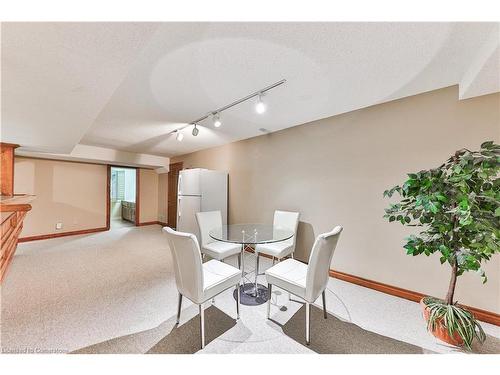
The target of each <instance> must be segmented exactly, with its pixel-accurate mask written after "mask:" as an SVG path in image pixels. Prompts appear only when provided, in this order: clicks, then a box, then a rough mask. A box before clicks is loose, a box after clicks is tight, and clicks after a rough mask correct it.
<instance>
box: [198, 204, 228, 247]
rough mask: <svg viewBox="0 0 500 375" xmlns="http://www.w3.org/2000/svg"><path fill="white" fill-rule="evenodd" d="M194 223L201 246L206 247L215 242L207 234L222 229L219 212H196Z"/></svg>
mask: <svg viewBox="0 0 500 375" xmlns="http://www.w3.org/2000/svg"><path fill="white" fill-rule="evenodd" d="M196 221H197V222H198V227H199V228H200V235H201V246H202V247H203V246H205V245H208V244H209V243H210V242H214V241H215V240H214V239H213V238H212V237H210V235H209V233H210V231H211V230H212V229H216V228H220V227H222V214H221V212H220V211H207V212H197V213H196Z"/></svg>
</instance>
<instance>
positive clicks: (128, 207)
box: [122, 201, 135, 223]
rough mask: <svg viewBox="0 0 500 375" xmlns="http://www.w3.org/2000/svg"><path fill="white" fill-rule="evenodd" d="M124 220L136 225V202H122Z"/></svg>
mask: <svg viewBox="0 0 500 375" xmlns="http://www.w3.org/2000/svg"><path fill="white" fill-rule="evenodd" d="M122 219H123V220H127V221H131V222H132V223H135V202H127V201H122Z"/></svg>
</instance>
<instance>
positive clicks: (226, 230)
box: [209, 224, 294, 245]
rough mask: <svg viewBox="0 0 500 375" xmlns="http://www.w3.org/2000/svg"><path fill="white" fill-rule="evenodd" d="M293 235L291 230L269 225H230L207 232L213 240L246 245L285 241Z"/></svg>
mask: <svg viewBox="0 0 500 375" xmlns="http://www.w3.org/2000/svg"><path fill="white" fill-rule="evenodd" d="M293 234H294V233H293V231H291V230H286V229H280V228H275V227H274V226H273V225H271V224H230V225H223V226H222V227H221V228H216V229H213V230H211V231H210V232H209V235H210V237H212V238H213V239H214V240H217V241H222V242H231V243H239V244H246V245H256V244H262V243H272V242H280V241H285V240H288V239H290V238H292V237H293Z"/></svg>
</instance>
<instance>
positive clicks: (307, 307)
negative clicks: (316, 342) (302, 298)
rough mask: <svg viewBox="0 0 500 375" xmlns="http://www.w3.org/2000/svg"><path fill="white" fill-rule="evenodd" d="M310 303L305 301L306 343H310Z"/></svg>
mask: <svg viewBox="0 0 500 375" xmlns="http://www.w3.org/2000/svg"><path fill="white" fill-rule="evenodd" d="M310 315H311V304H310V303H309V302H306V345H309V344H310V343H311V338H310V328H311V316H310Z"/></svg>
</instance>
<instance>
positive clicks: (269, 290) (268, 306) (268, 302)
mask: <svg viewBox="0 0 500 375" xmlns="http://www.w3.org/2000/svg"><path fill="white" fill-rule="evenodd" d="M272 287H273V286H272V284H267V293H269V295H268V296H267V297H268V298H267V319H270V318H271V293H272Z"/></svg>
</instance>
